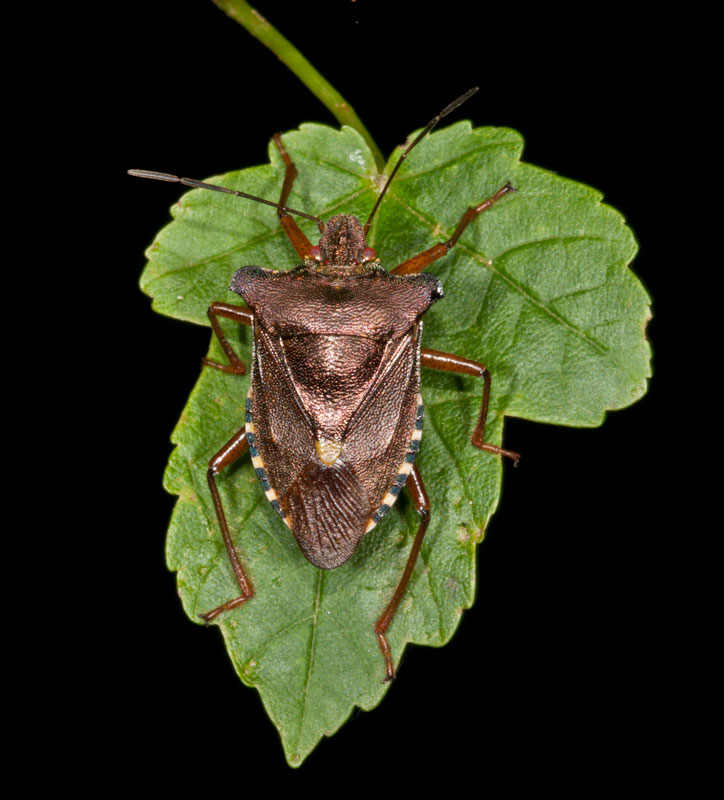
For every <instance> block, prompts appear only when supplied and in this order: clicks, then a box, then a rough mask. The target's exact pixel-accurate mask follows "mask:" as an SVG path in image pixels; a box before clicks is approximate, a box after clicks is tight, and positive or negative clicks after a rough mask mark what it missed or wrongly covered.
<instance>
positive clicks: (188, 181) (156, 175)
mask: <svg viewBox="0 0 724 800" xmlns="http://www.w3.org/2000/svg"><path fill="white" fill-rule="evenodd" d="M128 174H129V175H133V177H134V178H151V179H153V180H155V181H168V182H169V183H182V184H183V185H184V186H192V187H193V188H195V189H213V190H214V191H215V192H224V194H235V195H236V196H237V197H246V199H247V200H256V202H257V203H264V204H265V205H267V206H272V207H273V208H276V209H279V203H272V201H271V200H265V199H264V198H263V197H255V196H254V195H253V194H247V193H246V192H235V191H234V190H233V189H226V188H225V187H224V186H215V185H214V184H213V183H204V182H203V181H195V180H194V179H193V178H179V177H178V176H177V175H169V174H168V173H167V172H151V171H150V170H147V169H129V170H128ZM279 210H280V211H286V213H287V214H296V215H297V216H298V217H304V218H305V219H311V220H312V222H316V223H317V224H319V223H321V222H322V220H321V219H319V217H313V216H312V215H311V214H305V213H304V212H303V211H295V210H294V209H293V208H287V207H286V206H284V207H283V208H281V209H279Z"/></svg>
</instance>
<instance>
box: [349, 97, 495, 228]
mask: <svg viewBox="0 0 724 800" xmlns="http://www.w3.org/2000/svg"><path fill="white" fill-rule="evenodd" d="M479 88H480V87H479V86H473V88H472V89H469V90H468V91H467V92H465V94H464V95H462V97H458V99H457V100H453V102H452V103H450V105H449V106H445V108H443V110H442V111H441V112H440V113H439V114H438V115H437V116H436V117H433V118H432V119H431V120H430V121H429V122H428V123H427V125H425V127H424V128H423V129H422V133H420V134H419V135H418V136H417V138H416V139H415V141H414V142H413V143H412V144H410V145H408V146H407V148H406V149H405V152H404V153H403V154H402V155H401V156H400V160H399V161H398V162H397V164H395V168H394V169H393V170H392V172H391V173H390V177H389V178H388V179H387V183H386V184H385V185H384V188H383V189H382V191H381V192H380V195H379V197H378V198H377V202H376V203H375V207H374V208H373V209H372V213H371V214H370V215H369V217H367V222H365V227H364V234H365V237H366V236H367V232H368V231H369V229H370V222H371V221H372V217H374V215H375V213H376V212H377V209H378V208H379V206H380V203H381V202H382V198H383V197H384V196H385V193H386V192H387V189H388V187H389V185H390V184H391V183H392V179H393V178H394V177H395V173H396V172H397V170H398V169H399V168H400V165H401V164H402V162H403V161H404V160H405V159H406V158H407V154H408V153H409V152H410V150H412V148H413V147H414V146H415V145H416V144H418V143H419V142H420V140H421V139H424V138H425V137H426V136H427V134H428V133H430V131H431V130H432V129H433V128H434V127H435V125H437V123H438V122H440V120H441V119H442V118H443V117H446V116H447V115H448V114H449V113H450V112H451V111H454V110H455V109H456V108H457V107H458V106H460V105H462V104H463V103H464V102H465V101H466V100H469V99H470V98H471V97H472V96H473V95H474V94H475V92H477V91H478V89H479Z"/></svg>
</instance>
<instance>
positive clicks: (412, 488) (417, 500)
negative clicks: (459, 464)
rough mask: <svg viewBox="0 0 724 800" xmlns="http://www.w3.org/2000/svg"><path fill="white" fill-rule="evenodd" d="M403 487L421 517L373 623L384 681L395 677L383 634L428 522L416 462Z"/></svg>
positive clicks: (409, 576) (390, 654)
mask: <svg viewBox="0 0 724 800" xmlns="http://www.w3.org/2000/svg"><path fill="white" fill-rule="evenodd" d="M405 487H406V488H407V491H408V492H409V493H410V497H411V498H412V502H413V503H414V504H415V510H416V511H417V513H418V514H419V515H420V517H421V518H422V519H421V521H420V527H419V528H418V529H417V535H416V536H415V541H414V542H413V543H412V550H411V551H410V555H409V556H408V559H407V564H405V571H404V572H403V573H402V578H401V579H400V582H399V584H398V585H397V589H395V593H394V594H393V595H392V600H390V602H389V604H388V606H387V608H386V609H385V610H384V611H383V612H382V616H381V617H380V618H379V619H378V620H377V624H376V625H375V633H376V634H377V640H378V642H379V643H380V650H382V655H383V656H384V657H385V667H386V670H387V675H386V677H385V680H384V682H385V683H387V682H388V681H391V680H392V679H393V678H394V677H395V665H394V664H393V662H392V653H391V652H390V644H389V642H388V641H387V637H386V636H385V634H386V633H387V629H388V628H389V627H390V623H391V622H392V618H393V617H394V616H395V611H397V607H398V606H399V605H400V600H402V597H403V595H404V594H405V589H407V584H408V583H409V582H410V578H411V577H412V571H413V570H414V569H415V563H416V562H417V557H418V555H419V554H420V547H421V546H422V540H423V539H424V538H425V531H427V526H428V523H429V522H430V500H429V498H428V496H427V492H426V491H425V486H424V484H423V482H422V477H421V476H420V468H419V467H418V466H417V464H413V466H412V472H410V474H409V476H408V478H407V483H405Z"/></svg>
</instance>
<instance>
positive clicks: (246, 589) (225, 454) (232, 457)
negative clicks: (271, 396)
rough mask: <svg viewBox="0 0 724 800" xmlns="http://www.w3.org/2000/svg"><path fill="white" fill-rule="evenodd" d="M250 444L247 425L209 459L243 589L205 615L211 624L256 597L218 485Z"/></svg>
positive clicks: (220, 516) (212, 484) (214, 492)
mask: <svg viewBox="0 0 724 800" xmlns="http://www.w3.org/2000/svg"><path fill="white" fill-rule="evenodd" d="M248 447H249V443H248V442H247V440H246V427H244V428H242V429H241V430H240V431H238V432H237V433H236V434H234V436H232V438H231V439H229V441H228V442H227V443H226V444H225V445H224V446H223V447H222V448H221V450H219V452H218V453H217V454H216V455H215V456H214V457H213V458H212V459H211V461H209V468H208V470H207V472H206V480H207V481H208V482H209V489H210V490H211V498H212V500H213V501H214V508H215V509H216V519H217V520H218V521H219V527H220V528H221V536H222V537H223V539H224V545H225V547H226V552H227V554H228V556H229V561H230V562H231V566H232V569H233V570H234V575H235V576H236V582H237V583H238V584H239V590H240V591H241V594H240V595H239V597H235V598H234V599H233V600H229V601H228V602H227V603H223V604H222V605H220V606H218V608H214V609H212V610H211V611H207V612H206V613H205V614H201V615H200V616H201V619H203V621H204V622H205V623H206V624H207V625H208V624H209V622H211V620H212V619H215V618H216V617H218V616H219V614H221V613H222V612H223V611H230V610H231V609H232V608H238V607H239V606H240V605H242V603H246V601H247V600H250V599H251V598H252V597H253V596H254V588H253V586H252V585H251V582H250V581H249V578H248V577H247V576H246V573H245V572H244V567H243V566H242V565H241V559H240V558H239V555H238V554H237V552H236V548H235V547H234V543H233V542H232V541H231V535H230V534H229V526H228V525H227V524H226V515H225V514H224V507H223V506H222V504H221V498H220V497H219V490H218V489H217V488H216V480H215V478H216V476H217V475H218V474H219V472H221V470H222V469H225V468H226V467H228V466H230V465H231V464H233V463H234V462H235V461H236V460H237V459H239V458H240V457H241V456H242V455H243V454H244V453H245V452H246V451H247V449H248Z"/></svg>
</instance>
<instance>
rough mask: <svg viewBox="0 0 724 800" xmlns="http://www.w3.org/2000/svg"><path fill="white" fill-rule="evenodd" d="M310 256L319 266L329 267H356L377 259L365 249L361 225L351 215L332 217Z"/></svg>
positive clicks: (372, 251) (370, 251)
mask: <svg viewBox="0 0 724 800" xmlns="http://www.w3.org/2000/svg"><path fill="white" fill-rule="evenodd" d="M310 255H311V257H312V258H313V259H314V260H315V261H317V262H318V263H319V264H322V265H324V266H331V267H356V266H358V265H360V264H365V263H367V262H368V261H372V260H373V259H375V258H377V255H376V253H375V251H374V250H373V249H372V248H371V247H367V241H366V239H365V235H364V230H363V228H362V223H361V222H360V221H359V220H358V219H357V217H353V216H352V215H351V214H338V215H337V216H336V217H332V219H330V220H329V222H327V223H326V224H325V226H324V232H323V233H322V235H321V237H320V239H319V246H317V247H313V248H312V251H311V254H310Z"/></svg>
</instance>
